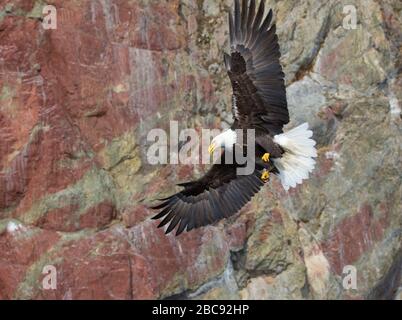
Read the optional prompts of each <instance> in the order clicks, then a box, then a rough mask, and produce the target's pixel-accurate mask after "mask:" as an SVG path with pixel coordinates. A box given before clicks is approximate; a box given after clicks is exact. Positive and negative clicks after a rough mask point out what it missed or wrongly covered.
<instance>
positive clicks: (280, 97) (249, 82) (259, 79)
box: [225, 0, 289, 136]
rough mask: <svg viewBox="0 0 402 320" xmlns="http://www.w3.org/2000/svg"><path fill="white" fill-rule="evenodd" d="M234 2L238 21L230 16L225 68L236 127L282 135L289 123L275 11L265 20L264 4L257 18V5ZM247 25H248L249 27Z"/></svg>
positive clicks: (252, 2)
mask: <svg viewBox="0 0 402 320" xmlns="http://www.w3.org/2000/svg"><path fill="white" fill-rule="evenodd" d="M242 2H243V4H242V10H241V11H240V1H239V0H236V1H235V17H234V18H233V16H232V14H231V13H229V25H230V26H231V27H230V41H231V54H230V55H227V54H225V65H226V69H227V71H228V75H229V78H230V80H231V82H232V87H233V95H234V98H235V99H234V100H235V102H236V106H235V108H233V109H234V110H235V111H237V112H235V114H234V117H235V119H236V122H235V126H237V127H240V128H255V129H260V130H264V131H267V132H268V133H269V134H270V135H272V136H273V135H275V134H278V133H281V132H282V128H283V126H284V125H285V124H287V123H288V122H289V112H288V108H287V101H286V87H285V81H284V77H285V75H284V73H283V71H282V67H281V65H280V61H279V60H280V56H281V54H280V50H279V44H278V37H277V35H276V27H275V25H274V24H273V25H272V26H271V22H272V16H273V15H272V10H270V11H269V13H268V14H267V16H266V17H265V18H264V11H265V1H261V2H260V5H259V9H258V12H257V14H255V9H254V8H255V1H250V6H249V8H250V9H249V10H247V9H245V8H247V5H246V4H247V1H242ZM246 22H247V23H246Z"/></svg>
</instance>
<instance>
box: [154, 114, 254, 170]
mask: <svg viewBox="0 0 402 320" xmlns="http://www.w3.org/2000/svg"><path fill="white" fill-rule="evenodd" d="M220 133H221V131H220V130H218V129H212V130H211V129H202V130H201V137H200V135H199V132H198V131H197V130H195V129H183V130H180V132H179V124H178V122H177V121H170V127H169V134H168V133H167V132H166V131H165V130H163V129H152V130H151V131H150V132H149V133H148V136H147V142H148V143H151V145H150V147H149V148H148V150H147V161H148V163H149V164H151V165H163V164H186V165H189V164H192V165H197V164H206V165H208V164H211V163H215V164H222V159H224V162H225V164H233V163H234V162H236V163H237V164H239V165H240V166H239V167H238V169H237V174H238V175H250V174H252V173H253V172H254V169H255V161H254V155H255V130H252V129H249V130H244V131H243V130H235V133H236V137H237V138H236V144H235V147H234V148H233V149H231V148H224V149H222V148H221V146H219V145H217V146H214V145H213V141H214V140H213V138H214V137H216V136H218V135H219V134H220ZM211 141H212V142H211ZM222 153H225V157H222V156H221V155H222ZM211 158H212V159H211Z"/></svg>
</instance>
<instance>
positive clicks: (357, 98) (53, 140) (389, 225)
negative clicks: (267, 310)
mask: <svg viewBox="0 0 402 320" xmlns="http://www.w3.org/2000/svg"><path fill="white" fill-rule="evenodd" d="M268 2H269V5H270V6H271V7H272V8H273V9H274V12H275V16H276V21H277V27H278V35H279V39H280V44H281V51H282V54H283V58H282V61H283V65H284V69H285V73H286V76H287V79H286V80H287V86H288V101H289V108H290V112H291V117H292V119H293V121H292V123H291V124H290V126H292V125H296V124H299V123H301V122H302V121H308V122H309V123H310V124H311V126H312V128H313V130H314V133H315V138H316V140H317V141H318V143H319V145H318V147H319V160H318V166H317V169H316V170H315V172H314V174H313V176H312V178H311V179H310V180H309V181H308V182H306V183H305V184H304V185H303V186H301V187H299V188H297V189H296V190H293V191H291V192H290V194H286V193H285V192H284V191H283V189H282V188H281V186H280V184H279V182H278V180H277V179H276V178H274V179H273V180H272V181H271V183H270V184H269V185H267V186H266V187H265V188H264V190H263V191H262V192H261V193H260V194H259V195H258V197H256V198H255V199H254V201H253V202H252V203H251V204H249V205H248V206H247V207H246V208H245V209H244V210H243V211H242V213H241V214H239V215H237V216H235V217H233V218H231V219H228V220H226V221H223V222H221V223H219V224H217V225H215V226H210V227H207V228H204V229H202V230H197V231H194V232H191V233H189V234H184V235H182V236H180V237H178V238H175V237H174V236H173V235H169V236H165V235H164V233H163V230H157V229H156V223H155V222H154V221H151V220H150V217H151V216H152V214H153V213H152V212H151V211H150V210H149V209H147V205H148V204H149V203H150V200H151V199H155V198H160V197H162V196H164V195H167V194H170V193H171V192H172V185H174V183H175V182H177V181H186V180H188V179H191V178H193V177H197V176H199V175H200V174H202V172H203V171H204V170H205V169H204V168H203V167H200V166H190V165H182V166H174V165H166V166H151V165H149V164H148V163H147V159H146V151H147V148H148V143H147V139H146V137H147V134H148V132H149V130H150V129H152V128H163V129H166V130H168V129H169V121H170V120H178V121H179V126H180V128H189V127H196V128H198V129H201V128H213V127H215V128H221V127H225V126H226V125H227V124H228V123H230V121H231V118H230V117H231V115H230V114H231V112H230V92H231V91H230V90H231V89H230V85H229V81H228V79H227V77H226V75H225V72H224V68H223V63H222V50H221V49H222V48H226V49H227V45H228V41H227V38H228V27H227V21H226V12H227V10H228V9H229V8H230V7H231V1H230V0H218V1H215V0H213V1H212V0H169V1H166V0H163V1H156V0H155V1H154V0H136V1H128V0H92V1H89V0H84V1H61V0H47V1H42V0H36V1H34V0H0V75H1V77H0V299H52V298H56V299H103V298H105V299H144V298H149V299H162V298H173V297H176V298H202V299H215V298H224V299H232V298H242V299H366V298H397V297H398V295H399V298H400V297H401V293H400V292H401V289H398V288H400V287H401V266H402V229H401V228H402V202H401V199H402V183H401V181H402V160H401V159H402V150H401V146H402V135H401V134H402V120H401V106H402V105H401V103H402V90H401V88H402V74H401V70H402V69H401V68H402V63H401V61H402V56H401V55H402V47H401V42H402V13H401V9H402V5H401V2H400V1H398V0H385V1H375V0H353V1H350V0H348V1H319V0H310V1H298V2H294V1H290V0H289V1H288V0H284V1H280V2H277V3H276V1H268ZM46 4H51V5H54V6H55V7H56V8H57V19H58V20H57V29H56V30H45V29H44V28H43V27H42V24H41V20H42V18H43V16H42V9H43V7H44V6H45V5H46ZM350 4H352V5H354V7H355V8H356V14H357V26H356V29H347V28H344V26H343V23H344V21H343V20H344V19H345V17H346V19H347V14H348V12H346V13H344V11H343V10H344V6H345V5H350ZM220 114H221V115H222V118H220V117H219V115H220ZM47 265H53V266H55V267H56V270H57V287H56V289H55V290H45V289H44V288H43V285H42V279H43V278H44V275H43V274H42V271H43V269H44V267H45V266H47ZM345 266H354V267H355V270H356V277H357V279H356V284H357V288H355V289H349V290H347V289H345V287H344V286H343V282H344V277H345V275H347V274H346V273H343V272H344V271H345V270H346V271H347V270H349V269H345ZM352 271H353V269H352Z"/></svg>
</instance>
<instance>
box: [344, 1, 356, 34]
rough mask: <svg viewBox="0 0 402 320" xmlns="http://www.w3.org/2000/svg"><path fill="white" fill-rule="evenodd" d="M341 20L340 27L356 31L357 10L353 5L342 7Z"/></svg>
mask: <svg viewBox="0 0 402 320" xmlns="http://www.w3.org/2000/svg"><path fill="white" fill-rule="evenodd" d="M343 14H344V15H345V17H344V18H343V23H342V26H343V28H344V29H346V30H356V29H357V9H356V7H355V6H354V5H347V6H344V7H343Z"/></svg>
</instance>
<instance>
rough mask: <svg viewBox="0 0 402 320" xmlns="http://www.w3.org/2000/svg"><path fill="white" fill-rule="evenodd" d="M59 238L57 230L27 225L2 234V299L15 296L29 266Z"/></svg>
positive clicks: (0, 243) (0, 245)
mask: <svg viewBox="0 0 402 320" xmlns="http://www.w3.org/2000/svg"><path fill="white" fill-rule="evenodd" d="M58 240H59V235H58V234H57V233H55V232H51V231H37V232H36V231H35V230H33V229H30V228H26V227H23V229H22V230H19V231H18V230H17V231H15V232H13V233H10V232H8V231H4V232H3V233H2V234H0V252H1V254H0V299H13V298H15V294H16V290H17V289H18V286H19V284H20V283H21V282H22V281H23V280H24V277H25V273H26V272H27V270H28V268H29V267H30V266H31V264H32V263H34V262H35V261H37V260H38V259H40V258H41V256H42V255H43V254H45V253H46V252H47V251H48V250H49V249H51V248H52V246H54V245H55V244H56V243H57V241H58Z"/></svg>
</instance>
